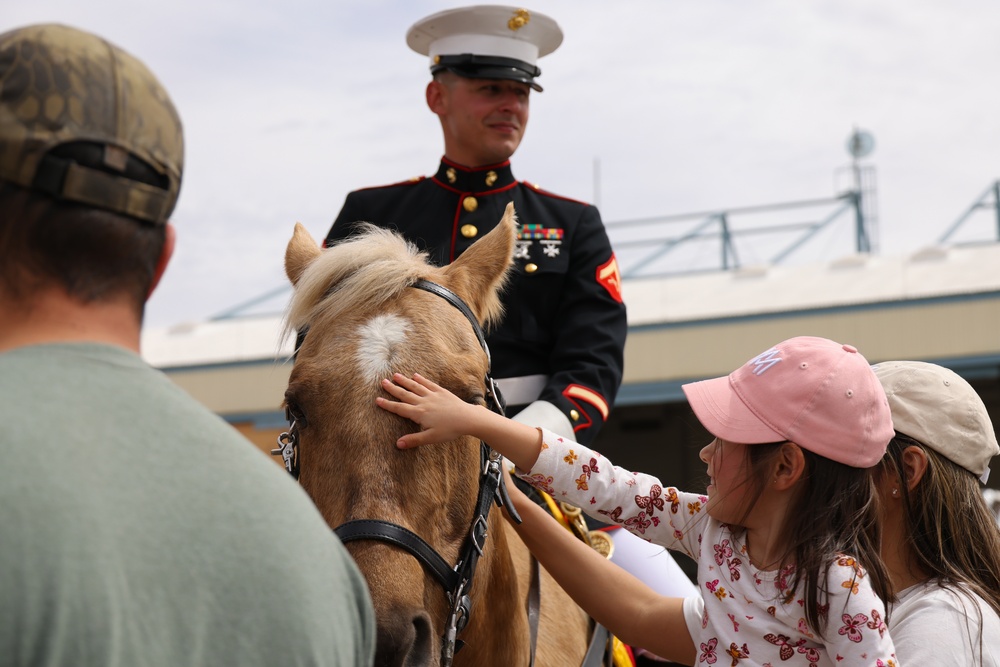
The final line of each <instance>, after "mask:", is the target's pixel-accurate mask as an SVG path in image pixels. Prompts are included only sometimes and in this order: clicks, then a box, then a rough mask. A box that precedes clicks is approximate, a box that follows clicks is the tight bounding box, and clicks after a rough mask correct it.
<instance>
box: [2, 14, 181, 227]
mask: <svg viewBox="0 0 1000 667" xmlns="http://www.w3.org/2000/svg"><path fill="white" fill-rule="evenodd" d="M183 164H184V135H183V130H182V127H181V120H180V117H179V116H178V114H177V110H176V109H175V108H174V105H173V103H172V102H171V101H170V97H169V96H168V95H167V91H166V90H165V89H164V88H163V86H162V85H161V84H160V82H159V81H158V80H157V78H156V77H155V76H154V75H153V73H152V72H150V71H149V69H148V68H147V67H146V66H145V65H144V64H143V63H142V62H140V61H139V60H137V59H136V58H134V57H133V56H131V55H129V54H128V53H126V52H125V51H123V50H122V49H120V48H118V47H117V46H114V45H113V44H110V43H109V42H107V41H106V40H104V39H102V38H100V37H98V36H97V35H94V34H91V33H89V32H84V31H82V30H77V29H76V28H71V27H68V26H64V25H57V24H43V25H32V26H27V27H23V28H18V29H16V30H11V31H10V32H6V33H3V34H2V35H0V180H6V181H10V182H12V183H16V184H17V185H20V186H22V187H26V188H31V189H33V190H36V191H40V192H44V193H47V194H49V195H51V196H53V197H55V198H57V199H66V200H70V201H74V202H80V203H83V204H88V205H90V206H95V207H99V208H105V209H108V210H112V211H116V212H118V213H123V214H125V215H129V216H132V217H134V218H138V219H140V220H143V221H146V222H150V223H153V224H162V223H165V222H166V220H167V218H168V217H169V216H170V213H171V212H172V211H173V209H174V206H175V205H176V203H177V196H178V194H179V192H180V185H181V173H182V171H183Z"/></svg>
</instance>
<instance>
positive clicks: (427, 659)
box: [375, 610, 440, 667]
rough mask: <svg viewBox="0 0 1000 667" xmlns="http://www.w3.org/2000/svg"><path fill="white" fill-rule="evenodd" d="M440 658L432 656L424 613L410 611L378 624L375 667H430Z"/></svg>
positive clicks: (429, 633)
mask: <svg viewBox="0 0 1000 667" xmlns="http://www.w3.org/2000/svg"><path fill="white" fill-rule="evenodd" d="M439 662H440V656H435V655H434V635H433V628H432V626H431V620H430V617H429V616H428V615H427V612H426V611H423V610H420V611H416V610H414V611H413V612H412V615H410V616H409V617H408V618H407V616H406V615H401V616H398V617H396V618H395V619H394V620H393V621H391V622H389V623H380V624H379V629H378V642H377V645H376V649H375V665H376V666H377V667H434V666H435V665H437V664H438V663H439Z"/></svg>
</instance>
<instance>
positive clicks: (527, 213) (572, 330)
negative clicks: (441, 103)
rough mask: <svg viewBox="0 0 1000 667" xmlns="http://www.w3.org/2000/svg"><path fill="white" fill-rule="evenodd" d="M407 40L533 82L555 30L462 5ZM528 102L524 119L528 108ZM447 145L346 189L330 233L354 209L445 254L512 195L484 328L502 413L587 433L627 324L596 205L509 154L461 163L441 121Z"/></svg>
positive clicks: (463, 68) (436, 55)
mask: <svg viewBox="0 0 1000 667" xmlns="http://www.w3.org/2000/svg"><path fill="white" fill-rule="evenodd" d="M407 41H408V43H409V44H410V46H411V47H412V48H413V49H414V50H416V51H418V52H419V53H422V54H424V55H429V56H430V58H431V71H432V73H435V74H437V73H438V72H443V71H446V72H450V73H453V74H457V75H458V76H459V77H463V78H468V79H474V80H480V79H486V80H498V81H515V82H520V83H521V84H525V85H526V86H530V87H531V88H532V89H534V90H537V91H540V90H541V87H540V86H539V85H538V83H537V82H536V81H535V77H537V76H538V75H539V74H540V73H541V70H540V69H539V68H538V67H537V65H536V64H535V63H536V60H537V58H538V57H540V56H542V55H545V54H547V53H549V52H551V51H552V50H554V49H555V48H556V47H557V46H558V45H559V43H560V42H561V41H562V32H561V31H560V30H559V27H558V25H556V23H555V22H554V21H553V20H552V19H550V18H549V17H546V16H544V15H541V14H537V13H533V12H528V11H526V10H524V9H517V8H512V7H496V6H488V7H468V8H462V9H457V10H448V11H445V12H441V13H439V14H435V15H433V16H430V17H428V18H426V19H423V20H422V21H420V22H418V23H417V24H415V25H414V26H413V27H412V28H411V29H410V31H409V33H408V38H407ZM522 87H523V86H522ZM525 92H527V91H526V90H525ZM525 107H526V105H525ZM524 114H525V120H526V115H527V111H526V108H525V111H524ZM443 125H444V124H443ZM445 148H446V154H445V157H444V158H443V159H442V160H441V163H440V165H439V166H438V169H437V172H436V173H435V174H434V175H433V176H430V177H419V178H415V179H412V180H409V181H405V182H401V183H396V184H392V185H386V186H382V187H373V188H366V189H362V190H357V191H355V192H352V193H350V194H349V195H348V196H347V200H346V202H345V203H344V206H343V209H342V210H341V211H340V214H339V215H338V216H337V219H336V220H335V221H334V224H333V227H332V228H331V230H330V233H329V234H328V235H327V238H326V244H327V245H330V244H332V243H335V242H337V241H338V240H341V239H344V238H346V237H348V236H350V235H351V234H353V233H354V232H355V231H356V225H355V223H356V222H357V221H365V222H372V223H375V224H376V225H379V226H381V227H385V228H388V229H392V230H394V231H398V232H400V233H401V234H402V235H403V236H404V237H406V238H407V239H409V240H410V241H411V242H413V243H414V244H416V245H417V246H418V247H419V248H420V249H422V250H426V251H427V252H428V253H429V254H430V256H431V259H432V261H433V262H434V263H436V264H437V265H445V264H448V263H450V262H452V261H453V260H454V259H455V258H456V257H458V256H459V255H461V254H462V252H464V251H465V250H466V249H467V248H468V247H469V246H471V245H472V244H473V243H475V241H476V240H478V239H479V238H480V237H482V236H483V235H484V234H486V233H488V232H489V231H490V230H492V229H493V228H494V227H495V226H496V225H497V224H499V222H500V219H501V217H502V216H503V212H504V208H505V207H506V205H507V203H508V202H511V201H513V202H514V208H515V211H516V213H517V218H518V240H517V246H516V250H515V257H514V267H513V269H512V271H513V273H512V278H511V280H510V281H509V284H508V287H507V289H506V291H505V292H504V294H503V301H504V305H505V310H506V315H505V317H504V319H503V321H502V322H501V324H500V325H499V326H498V327H497V328H495V329H494V330H493V331H491V332H490V333H489V334H488V336H487V342H488V344H489V347H490V352H491V353H492V357H493V373H494V376H495V377H496V378H497V379H498V382H499V384H500V388H501V392H502V393H503V394H504V397H505V398H506V401H507V405H508V414H510V415H514V418H515V419H517V420H519V421H523V422H525V423H528V424H531V425H535V426H546V427H548V428H550V429H552V430H553V431H555V432H557V433H561V434H563V435H566V436H568V437H572V438H573V439H575V440H577V441H579V442H581V443H584V444H587V443H589V442H591V441H592V440H593V439H594V437H595V436H596V435H597V432H598V430H599V429H600V427H601V426H602V425H603V424H604V422H605V421H606V420H607V418H608V413H609V411H610V409H611V406H612V405H613V403H614V399H615V395H616V394H617V391H618V387H619V385H620V383H621V379H622V365H623V348H624V345H625V335H626V330H627V323H626V312H625V304H624V303H623V301H622V296H621V278H620V275H619V271H618V266H617V263H616V261H615V256H614V253H613V251H612V249H611V244H610V242H609V241H608V237H607V233H606V231H605V229H604V224H603V223H602V222H601V216H600V213H599V212H598V210H597V208H595V207H594V206H591V205H589V204H586V203H583V202H579V201H575V200H572V199H568V198H565V197H560V196H558V195H556V194H553V193H551V192H546V191H545V190H542V189H541V188H539V187H538V186H536V185H534V184H531V183H528V182H525V181H518V180H517V179H516V178H515V177H514V174H513V173H512V171H511V165H510V161H509V159H504V160H503V161H500V162H497V163H496V164H486V165H483V164H478V165H474V166H470V165H468V164H460V163H459V162H458V161H455V160H453V159H451V156H450V155H449V154H448V139H447V130H446V142H445ZM514 148H516V144H515V145H514ZM514 148H511V149H510V150H509V151H508V153H507V154H506V157H507V158H509V157H510V154H511V153H513V149H514Z"/></svg>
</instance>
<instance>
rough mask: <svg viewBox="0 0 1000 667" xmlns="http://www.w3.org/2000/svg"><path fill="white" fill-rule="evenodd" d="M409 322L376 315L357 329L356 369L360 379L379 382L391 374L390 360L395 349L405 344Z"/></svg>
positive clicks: (404, 319)
mask: <svg viewBox="0 0 1000 667" xmlns="http://www.w3.org/2000/svg"><path fill="white" fill-rule="evenodd" d="M409 330H410V321H409V320H407V319H406V318H405V317H400V316H399V315H393V314H389V315H378V316H376V317H373V318H372V319H370V320H368V321H367V322H366V323H365V324H363V325H361V327H360V328H359V329H358V335H359V337H360V338H361V344H360V345H358V353H357V360H358V367H359V368H360V369H361V377H363V378H368V379H370V380H381V379H382V378H386V377H389V375H390V374H391V373H392V359H393V356H394V352H395V350H396V349H397V348H399V347H400V346H402V345H403V344H404V343H406V334H407V332H408V331H409Z"/></svg>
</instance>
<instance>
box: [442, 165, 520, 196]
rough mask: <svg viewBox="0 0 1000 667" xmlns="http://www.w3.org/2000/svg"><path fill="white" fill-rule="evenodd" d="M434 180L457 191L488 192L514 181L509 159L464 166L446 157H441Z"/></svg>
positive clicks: (504, 186)
mask: <svg viewBox="0 0 1000 667" xmlns="http://www.w3.org/2000/svg"><path fill="white" fill-rule="evenodd" d="M434 180H436V181H437V182H438V183H440V184H441V185H443V186H445V187H446V188H448V189H450V190H455V191H457V192H470V193H476V192H490V191H492V190H500V189H503V188H506V187H509V186H511V185H513V184H514V183H515V182H516V181H515V180H514V175H513V174H512V173H511V169H510V160H507V161H506V162H501V163H500V164H494V165H489V166H486V167H475V168H470V167H465V166H462V165H460V164H458V163H457V162H452V161H451V160H449V159H447V158H441V165H440V166H439V167H438V170H437V173H436V174H434Z"/></svg>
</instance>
